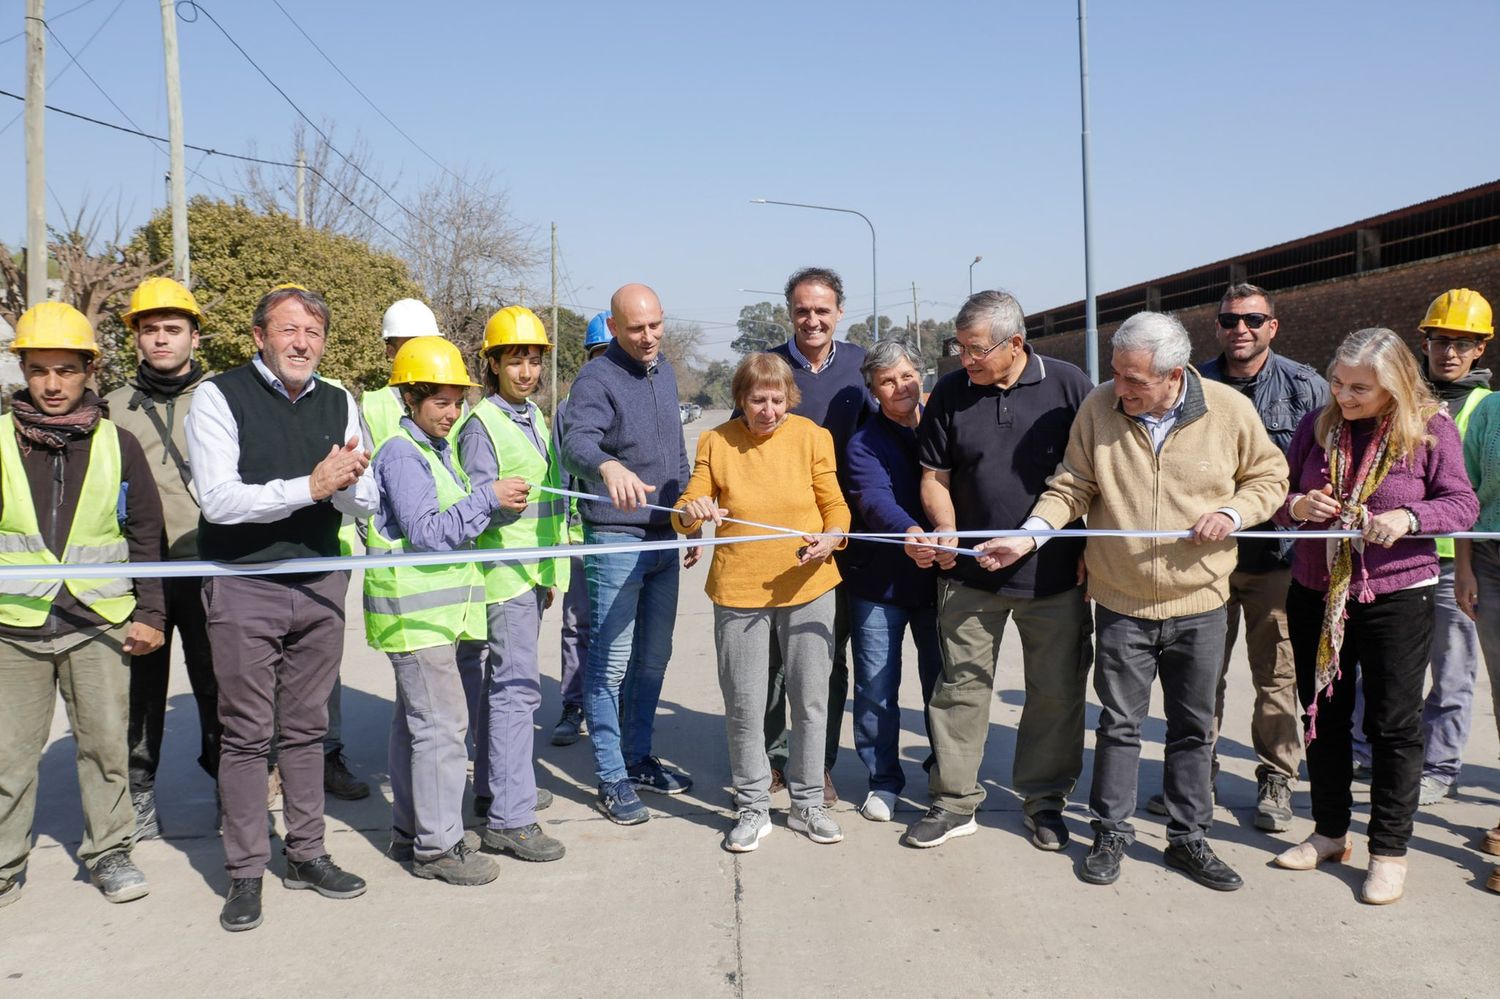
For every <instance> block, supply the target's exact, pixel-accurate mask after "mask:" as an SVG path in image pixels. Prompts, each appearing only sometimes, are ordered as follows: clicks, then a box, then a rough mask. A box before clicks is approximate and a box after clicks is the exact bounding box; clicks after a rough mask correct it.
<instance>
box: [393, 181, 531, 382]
mask: <svg viewBox="0 0 1500 999" xmlns="http://www.w3.org/2000/svg"><path fill="white" fill-rule="evenodd" d="M408 204H409V205H410V207H411V208H412V210H413V213H414V215H412V216H408V217H406V218H404V219H402V221H401V226H400V228H399V229H398V231H399V232H400V233H401V237H402V240H403V244H404V245H403V246H401V247H399V248H397V250H396V253H397V254H398V255H399V256H401V257H402V258H403V259H404V260H405V261H406V263H407V266H408V267H410V268H411V273H412V277H413V278H414V279H415V280H416V281H417V283H418V284H420V285H421V286H422V288H423V289H424V290H425V292H426V294H427V303H428V304H429V305H431V306H432V310H433V311H434V312H435V313H436V314H437V318H438V323H439V325H441V326H442V328H443V330H444V331H445V332H447V333H448V335H449V336H450V337H451V338H452V339H453V340H454V341H455V342H457V343H458V344H459V345H460V347H461V348H463V349H464V350H465V351H466V352H469V351H471V350H472V349H473V348H474V347H475V346H476V345H477V344H478V343H479V340H480V337H481V335H482V334H483V331H484V324H485V320H486V319H488V318H489V310H491V309H494V308H497V307H499V306H501V305H503V304H504V303H505V301H506V300H507V298H508V297H509V290H510V289H512V288H514V287H515V286H516V284H517V278H518V277H519V276H520V275H522V274H524V273H526V272H527V271H528V270H530V269H531V268H533V267H535V266H537V264H538V263H539V262H540V260H541V255H540V253H539V252H538V250H537V248H536V231H535V228H534V227H532V226H529V225H526V224H524V223H522V222H520V221H519V220H517V219H516V218H515V216H513V215H512V214H511V212H510V199H509V196H508V195H507V194H506V193H505V191H504V190H503V189H501V188H500V187H499V186H498V185H497V184H496V183H495V180H494V178H493V177H492V176H491V175H490V174H489V173H481V174H476V175H468V174H466V173H459V174H446V175H444V176H442V177H439V178H437V179H435V180H433V181H432V182H431V183H429V184H428V185H427V186H426V187H424V188H422V190H421V191H420V192H419V193H418V194H417V196H416V198H415V199H414V200H413V201H411V202H408Z"/></svg>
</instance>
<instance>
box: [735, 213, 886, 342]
mask: <svg viewBox="0 0 1500 999" xmlns="http://www.w3.org/2000/svg"><path fill="white" fill-rule="evenodd" d="M750 203H751V204H753V205H785V206H786V207H788V208H813V209H816V210H818V211H820V212H843V213H844V214H845V215H858V216H859V217H860V218H862V219H864V220H865V225H867V226H869V227H870V285H871V287H870V324H871V326H873V327H874V329H873V330H872V331H871V336H872V339H875V340H879V339H880V299H879V297H878V295H877V293H876V289H877V288H879V284H878V283H877V282H876V280H875V279H876V275H877V274H878V271H877V269H876V262H875V260H876V258H875V223H874V222H871V221H870V217H869V216H868V215H866V214H865V213H864V212H857V211H855V210H854V209H852V208H833V207H831V206H829V205H807V204H803V203H802V202H800V201H772V200H770V199H769V198H751V199H750Z"/></svg>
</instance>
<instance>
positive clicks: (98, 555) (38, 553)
mask: <svg viewBox="0 0 1500 999" xmlns="http://www.w3.org/2000/svg"><path fill="white" fill-rule="evenodd" d="M120 477H121V470H120V434H119V430H118V429H117V428H116V427H115V425H114V424H113V423H111V422H110V421H109V420H100V421H99V425H98V426H97V427H96V428H95V429H94V435H93V446H92V447H90V448H89V467H88V470H87V471H86V472H85V473H84V477H83V489H82V490H81V491H80V493H79V495H78V509H77V510H76V511H75V512H74V514H73V523H72V524H71V525H69V527H68V541H67V544H66V545H65V546H64V548H63V557H62V558H61V559H60V560H59V559H58V557H57V556H56V555H53V554H52V551H51V549H49V548H48V547H47V542H46V539H44V538H43V537H42V530H41V527H40V526H39V525H38V523H37V517H36V507H35V506H33V505H32V502H31V486H30V483H29V482H28V480H27V477H26V467H25V465H23V464H22V463H21V449H20V447H19V446H18V445H17V444H16V425H15V419H14V418H13V417H12V416H11V415H10V414H6V415H5V416H0V495H3V496H4V497H5V509H4V512H3V513H0V565H65V564H68V563H72V564H74V565H79V564H87V563H97V562H128V561H130V549H129V547H127V545H126V544H125V535H124V533H123V532H121V530H120V521H119V519H118V508H119V502H120ZM63 583H67V586H68V592H70V593H72V594H73V596H75V597H77V598H78V602H79V603H81V604H83V605H84V606H85V607H87V608H89V609H90V610H92V611H93V612H94V613H95V614H98V615H99V616H100V617H102V618H104V620H106V621H108V622H109V623H110V624H120V623H121V622H123V621H125V620H126V619H127V618H129V617H130V614H131V612H132V611H134V610H135V589H134V587H133V585H132V584H131V581H130V580H129V579H126V578H123V577H122V578H119V579H67V580H59V579H50V580H48V579H22V580H15V581H0V624H4V625H8V626H9V627H12V628H40V627H41V626H42V625H43V624H45V623H46V621H47V616H48V614H50V613H51V610H52V601H53V599H54V598H55V597H56V596H57V593H58V591H59V590H60V589H61V588H62V585H63Z"/></svg>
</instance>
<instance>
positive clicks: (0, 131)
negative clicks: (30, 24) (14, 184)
mask: <svg viewBox="0 0 1500 999" xmlns="http://www.w3.org/2000/svg"><path fill="white" fill-rule="evenodd" d="M93 2H94V0H88V2H87V3H84V4H81V5H79V6H80V7H87V6H88V5H89V3H93ZM123 6H125V0H119V3H116V4H115V8H114V10H112V11H110V12H109V14H108V15H107V16H106V17H105V18H104V20H102V21H100V22H99V26H98V27H97V28H95V29H94V33H93V34H92V35H89V37H88V40H87V41H85V42H84V43H83V44H82V45H80V46H79V47H78V55H74V54H73V53H71V52H68V47H67V46H66V45H63V51H64V52H67V53H68V62H67V65H65V66H63V68H62V69H60V70H58V71H57V75H56V76H54V77H53V78H52V79H51V80H48V81H47V85H48V86H49V87H50V86H52V85H53V84H54V83H56V82H57V81H58V80H61V79H62V78H63V77H64V76H65V75H66V74H67V72H68V70H70V69H72V68H73V67H74V66H75V65H76V64H77V63H78V56H81V55H83V54H84V53H85V52H87V51H88V47H89V46H90V45H92V44H94V39H95V38H98V37H99V32H101V31H103V30H104V26H105V25H106V24H108V23H109V22H110V20H111V19H112V18H113V17H114V16H115V14H116V13H118V12H119V10H120V8H121V7H123ZM78 9H79V7H74V8H73V10H66V11H63V13H61V14H59V15H57V17H54V18H52V20H53V21H56V20H59V19H60V18H62V17H64V16H66V15H68V14H71V13H73V11H74V10H78ZM42 27H44V28H46V29H47V34H49V35H52V37H53V38H54V39H56V40H57V44H59V45H62V40H61V39H58V38H57V36H56V35H55V34H53V33H52V25H51V24H49V23H48V22H47V21H46V20H45V19H44V20H42ZM23 34H24V32H23ZM11 37H12V38H18V37H20V36H19V35H12V36H11ZM9 40H10V39H6V41H9ZM3 44H4V42H0V45H3ZM78 68H79V69H80V70H83V72H84V75H87V74H88V71H87V70H84V69H83V67H82V66H79V67H78ZM92 79H93V78H92V77H90V80H91V81H92ZM94 86H96V87H97V86H98V84H97V83H96V84H94ZM25 113H26V112H24V111H22V112H19V113H18V114H17V115H16V116H15V117H14V118H12V119H11V120H10V121H8V122H6V123H5V126H4V127H3V128H0V135H4V134H5V133H6V132H8V131H10V129H11V127H12V126H13V125H15V123H16V122H18V121H20V120H21V116H22V115H24V114H25Z"/></svg>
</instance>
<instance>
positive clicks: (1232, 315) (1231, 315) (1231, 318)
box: [1219, 312, 1271, 330]
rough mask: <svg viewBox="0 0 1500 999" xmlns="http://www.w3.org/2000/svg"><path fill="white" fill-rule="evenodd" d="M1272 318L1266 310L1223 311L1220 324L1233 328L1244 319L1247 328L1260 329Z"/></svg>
mask: <svg viewBox="0 0 1500 999" xmlns="http://www.w3.org/2000/svg"><path fill="white" fill-rule="evenodd" d="M1270 318H1271V317H1270V316H1268V315H1266V314H1265V313H1264V312H1245V313H1239V312H1221V313H1219V325H1220V326H1221V327H1223V328H1224V329H1226V330H1232V329H1234V328H1235V327H1236V326H1238V325H1239V324H1240V322H1241V320H1243V321H1244V323H1245V326H1246V327H1247V328H1249V329H1252V330H1258V329H1260V328H1261V327H1262V326H1264V325H1265V324H1266V320H1268V319H1270Z"/></svg>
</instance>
